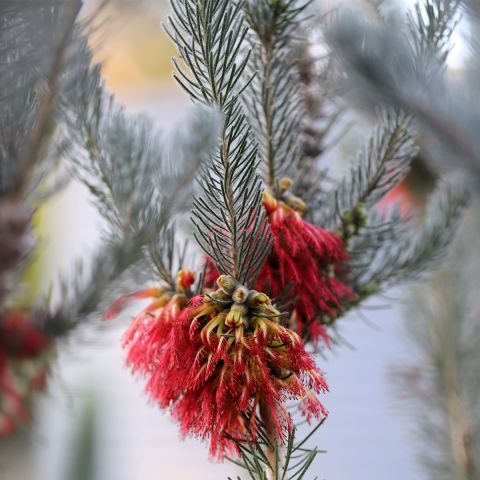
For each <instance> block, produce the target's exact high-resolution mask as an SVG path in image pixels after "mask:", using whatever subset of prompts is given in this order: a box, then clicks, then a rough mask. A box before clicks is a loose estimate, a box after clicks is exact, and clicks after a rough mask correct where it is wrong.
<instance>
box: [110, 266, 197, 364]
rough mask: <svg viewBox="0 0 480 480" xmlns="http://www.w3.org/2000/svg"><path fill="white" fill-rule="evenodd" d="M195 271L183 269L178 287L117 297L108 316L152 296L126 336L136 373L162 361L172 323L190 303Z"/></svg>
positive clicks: (179, 273) (154, 289)
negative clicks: (159, 360)
mask: <svg viewBox="0 0 480 480" xmlns="http://www.w3.org/2000/svg"><path fill="white" fill-rule="evenodd" d="M194 282H195V274H194V272H192V271H191V270H188V269H183V270H180V272H178V274H177V285H176V289H175V290H172V289H171V288H168V287H155V288H148V289H145V290H140V291H138V292H136V293H133V294H131V295H127V296H124V297H121V298H119V299H118V300H116V301H115V302H114V303H113V304H112V306H111V307H110V309H109V310H108V311H107V312H106V314H105V315H104V318H105V319H112V318H114V317H116V316H117V315H118V314H119V312H120V311H121V310H122V309H123V308H124V307H125V305H126V304H127V303H129V302H130V301H133V300H142V299H151V303H150V304H149V305H148V306H147V307H146V308H144V309H143V310H142V311H141V312H140V313H139V314H138V315H136V316H135V317H134V319H133V321H132V323H131V324H130V326H129V328H128V329H127V331H126V332H125V334H124V336H123V347H124V348H125V349H126V350H127V360H126V361H127V364H128V365H129V366H130V367H131V368H132V370H133V371H134V372H136V373H146V372H148V371H149V370H150V369H151V368H152V365H154V364H155V363H156V362H158V357H159V350H160V349H161V348H162V345H163V343H164V342H165V341H166V340H167V338H168V335H169V332H170V330H171V322H172V320H173V319H174V318H176V317H177V315H178V314H179V313H180V312H181V311H182V309H183V308H185V306H186V305H187V303H188V297H189V293H190V288H191V286H192V285H193V283H194Z"/></svg>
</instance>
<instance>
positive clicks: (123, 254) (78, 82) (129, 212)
mask: <svg viewBox="0 0 480 480" xmlns="http://www.w3.org/2000/svg"><path fill="white" fill-rule="evenodd" d="M76 48H77V56H76V59H77V62H76V63H75V64H73V65H72V67H71V69H70V70H69V72H68V73H67V76H68V77H69V78H70V82H69V83H68V85H69V88H68V89H66V90H65V92H64V95H63V96H62V111H63V118H64V120H65V122H66V129H65V135H66V136H68V138H69V140H70V143H71V145H70V148H69V150H68V154H69V158H70V159H71V162H72V172H73V173H74V174H75V175H76V176H77V178H78V179H79V180H80V181H82V182H83V183H84V184H85V185H86V186H87V187H88V189H89V191H90V193H91V194H92V196H93V198H94V200H95V201H96V204H97V205H98V208H99V211H100V212H101V213H102V215H103V216H104V218H105V219H106V220H107V231H106V236H105V239H104V243H103V245H102V246H101V247H100V251H99V252H98V253H97V254H96V255H95V257H96V258H95V259H94V261H93V262H92V266H91V268H89V269H88V270H87V269H86V268H83V270H84V272H83V275H79V276H78V282H77V284H76V285H71V284H67V285H65V288H64V295H65V297H66V298H68V299H69V301H67V302H64V305H63V306H62V309H61V310H60V311H58V312H57V313H56V315H55V318H54V320H53V325H54V327H53V328H55V329H56V330H62V329H63V330H65V329H68V328H71V326H72V325H74V324H76V323H77V322H79V321H81V319H82V318H83V317H85V316H86V315H88V314H90V313H93V312H95V311H96V309H98V307H99V305H100V304H101V301H102V297H105V291H106V290H108V289H110V288H112V286H113V285H114V283H115V282H117V281H118V280H119V279H121V278H122V274H124V273H125V272H126V271H127V270H129V269H130V268H131V267H132V266H134V265H136V264H138V263H139V262H148V260H151V262H152V263H153V265H154V271H155V274H156V275H157V276H158V277H159V278H160V279H162V280H164V281H166V282H167V283H170V284H171V283H172V278H174V276H175V273H176V272H172V271H171V269H172V268H173V260H172V257H173V255H174V252H172V251H170V250H171V249H169V248H167V245H168V244H169V243H171V241H172V239H173V238H174V236H175V233H176V231H175V228H174V225H173V221H174V218H175V217H176V216H178V215H179V214H181V213H182V212H185V210H188V209H189V208H190V207H191V204H192V201H193V198H192V195H193V190H194V179H195V176H196V174H197V171H198V169H199V168H200V166H201V165H202V163H203V162H204V160H205V158H207V157H208V155H209V153H210V151H211V149H212V147H213V145H214V142H215V138H216V135H217V129H218V119H217V115H216V113H215V112H214V111H212V110H208V109H207V108H205V107H202V108H195V109H192V110H191V111H190V113H189V115H188V117H186V118H185V119H184V120H183V123H182V124H181V125H179V126H177V127H176V128H175V130H174V131H173V132H172V133H170V134H168V135H167V134H166V133H162V134H161V133H160V132H159V131H158V130H157V129H156V128H155V127H154V125H153V123H152V122H151V121H150V120H148V119H147V118H146V117H143V116H138V115H132V114H129V113H128V112H127V111H126V109H125V108H124V107H123V106H121V105H119V104H118V103H117V102H116V100H115V98H114V97H113V96H112V95H110V94H109V93H108V92H107V91H106V90H105V88H104V85H103V81H102V78H101V74H100V68H99V66H98V65H95V64H93V63H92V56H91V52H90V50H89V48H88V46H87V43H86V41H85V39H84V38H82V36H81V35H78V36H77V38H76ZM186 132H188V134H187V133H186ZM85 270H87V271H85ZM62 319H63V322H64V325H63V326H62Z"/></svg>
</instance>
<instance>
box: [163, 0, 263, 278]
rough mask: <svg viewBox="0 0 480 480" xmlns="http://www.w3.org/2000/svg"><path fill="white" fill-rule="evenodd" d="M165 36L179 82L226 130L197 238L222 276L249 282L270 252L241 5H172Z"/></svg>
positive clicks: (217, 0)
mask: <svg viewBox="0 0 480 480" xmlns="http://www.w3.org/2000/svg"><path fill="white" fill-rule="evenodd" d="M171 5H172V10H173V14H172V16H171V17H170V18H169V25H168V27H167V31H168V33H169V35H170V36H171V38H172V40H173V41H174V42H175V43H176V45H177V48H178V51H179V54H180V57H181V59H182V61H183V62H184V63H185V64H186V66H187V67H188V68H187V69H185V68H183V67H182V66H181V65H180V63H179V62H178V61H175V66H176V74H175V78H176V79H177V80H178V82H179V83H180V85H181V86H182V87H183V88H184V89H185V90H186V91H187V92H188V93H189V95H190V96H191V98H192V99H193V100H194V101H196V102H201V103H205V104H207V105H212V106H215V107H216V108H218V109H219V110H220V111H221V113H222V115H223V126H222V130H221V134H220V139H219V144H218V148H217V151H216V152H215V154H214V155H213V156H212V158H211V161H210V163H209V164H208V165H207V166H206V168H205V169H204V170H203V172H202V174H201V175H200V184H201V187H202V193H200V194H199V195H197V197H196V200H195V204H194V209H193V222H194V224H195V227H196V231H195V237H196V239H197V241H198V242H199V244H200V245H201V246H202V248H203V250H204V251H205V253H206V254H208V255H209V256H210V257H211V258H212V259H213V260H214V262H215V263H216V265H217V267H218V269H219V270H220V271H221V272H222V273H224V274H231V275H233V276H234V277H235V278H237V279H238V280H239V281H241V282H242V283H250V282H252V281H253V280H254V278H255V276H256V273H257V272H258V270H259V268H260V267H261V266H262V264H263V261H264V259H265V256H266V254H267V253H268V251H269V248H270V232H269V229H268V223H267V220H266V216H265V212H264V209H263V207H262V203H261V200H262V184H261V181H260V178H259V176H258V174H257V171H256V170H257V164H258V160H257V144H256V142H255V139H254V138H253V136H252V131H251V128H250V126H249V124H248V123H247V121H246V118H245V114H244V112H243V109H242V105H241V102H240V98H239V97H240V95H241V94H242V92H243V91H244V90H245V88H246V86H247V85H248V80H247V82H245V81H244V72H245V68H246V65H247V62H248V60H249V56H250V52H248V51H247V52H244V51H243V44H244V40H245V37H246V35H247V30H248V28H247V26H246V24H245V22H244V18H243V15H242V11H241V7H242V2H236V1H234V2H232V1H228V0H201V1H198V2H189V1H186V0H173V1H172V2H171Z"/></svg>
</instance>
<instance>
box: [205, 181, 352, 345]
mask: <svg viewBox="0 0 480 480" xmlns="http://www.w3.org/2000/svg"><path fill="white" fill-rule="evenodd" d="M291 186H292V182H291V180H289V179H282V180H281V181H280V182H279V191H280V194H279V198H280V199H277V198H276V197H275V196H274V195H273V194H272V193H271V192H270V191H265V193H264V196H263V205H264V207H265V210H266V211H267V215H268V218H269V222H270V229H271V231H272V234H273V239H274V243H273V248H272V251H271V253H270V255H269V257H268V258H267V260H266V262H265V265H264V266H263V267H262V269H261V270H260V273H259V275H258V278H257V280H256V283H255V288H256V289H257V290H259V291H262V292H266V293H267V294H268V295H269V296H270V297H271V298H279V297H280V298H282V299H283V301H284V303H285V304H286V308H287V309H288V311H289V313H290V314H291V317H290V325H291V327H292V328H295V329H296V330H297V332H298V333H299V334H301V335H302V336H305V337H307V338H311V339H312V340H313V341H314V342H316V341H317V340H318V339H319V338H322V339H323V340H324V341H325V343H327V344H328V343H329V338H328V335H327V332H326V330H325V328H324V324H325V323H331V322H332V321H333V320H334V319H335V318H336V316H337V315H338V312H339V311H340V309H341V306H342V301H344V300H347V299H352V298H353V297H354V296H355V294H354V293H353V292H352V291H351V290H350V289H349V288H348V287H347V286H346V285H345V284H344V283H343V282H342V281H341V280H339V279H338V278H337V274H338V273H339V270H340V269H341V268H343V267H344V266H345V264H346V261H347V260H348V255H347V254H346V252H345V245H344V243H343V240H342V239H341V238H340V237H339V236H337V235H335V234H333V233H331V232H329V231H327V230H324V229H322V228H320V227H317V226H315V225H312V224H311V223H309V222H307V221H306V220H304V219H303V218H302V215H303V213H304V212H305V210H306V208H307V207H306V205H305V203H304V202H303V201H302V200H301V199H300V198H298V197H296V196H294V195H292V194H290V193H289V190H290V188H291ZM218 274H219V273H218V271H217V270H216V269H215V267H214V265H213V263H212V262H211V260H209V259H207V275H206V284H207V285H212V284H213V282H214V279H215V278H216V276H218Z"/></svg>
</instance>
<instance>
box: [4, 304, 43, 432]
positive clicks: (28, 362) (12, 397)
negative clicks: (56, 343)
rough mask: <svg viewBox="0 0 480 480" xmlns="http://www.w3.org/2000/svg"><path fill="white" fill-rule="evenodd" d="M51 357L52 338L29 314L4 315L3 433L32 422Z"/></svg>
mask: <svg viewBox="0 0 480 480" xmlns="http://www.w3.org/2000/svg"><path fill="white" fill-rule="evenodd" d="M51 356H52V344H51V341H50V340H49V339H48V338H47V337H46V336H45V335H44V334H43V333H41V332H39V331H38V330H37V329H36V328H35V327H34V326H33V325H32V322H31V320H30V317H29V315H28V314H26V313H24V312H20V311H8V312H4V313H2V314H0V436H8V435H11V434H13V433H15V431H16V430H17V428H18V427H19V426H20V425H25V424H28V423H29V422H30V419H31V412H30V406H31V400H32V397H33V395H34V393H35V392H36V391H38V390H42V389H43V388H44V386H45V380H46V377H47V374H48V370H49V365H50V361H51Z"/></svg>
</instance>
